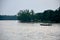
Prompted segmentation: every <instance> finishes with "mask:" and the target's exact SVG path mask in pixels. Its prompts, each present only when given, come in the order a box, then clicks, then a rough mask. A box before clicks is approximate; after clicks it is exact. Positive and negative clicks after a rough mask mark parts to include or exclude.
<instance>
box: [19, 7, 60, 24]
mask: <svg viewBox="0 0 60 40" xmlns="http://www.w3.org/2000/svg"><path fill="white" fill-rule="evenodd" d="M18 20H19V21H21V22H52V23H60V7H59V8H58V9H56V10H55V11H54V10H45V11H44V12H42V13H34V11H33V10H31V11H29V10H20V11H19V12H18Z"/></svg>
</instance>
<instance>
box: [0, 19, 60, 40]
mask: <svg viewBox="0 0 60 40" xmlns="http://www.w3.org/2000/svg"><path fill="white" fill-rule="evenodd" d="M0 40H60V24H52V26H41V25H40V23H19V22H18V21H17V20H15V21H14V20H13V21H12V20H4V21H0Z"/></svg>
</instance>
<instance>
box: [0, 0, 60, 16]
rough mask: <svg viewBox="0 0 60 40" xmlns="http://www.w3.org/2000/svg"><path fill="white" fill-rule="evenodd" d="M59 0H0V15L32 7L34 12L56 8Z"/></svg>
mask: <svg viewBox="0 0 60 40" xmlns="http://www.w3.org/2000/svg"><path fill="white" fill-rule="evenodd" d="M59 6H60V0H0V15H16V14H17V13H18V12H19V10H25V9H29V10H31V9H33V10H34V11H35V12H43V11H44V10H48V9H52V10H56V9H57V8H58V7H59Z"/></svg>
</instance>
